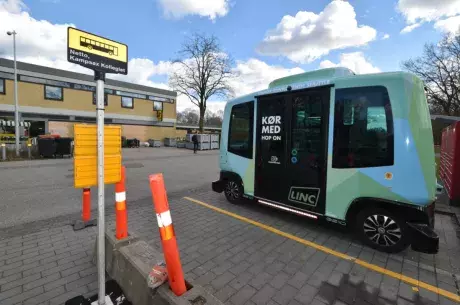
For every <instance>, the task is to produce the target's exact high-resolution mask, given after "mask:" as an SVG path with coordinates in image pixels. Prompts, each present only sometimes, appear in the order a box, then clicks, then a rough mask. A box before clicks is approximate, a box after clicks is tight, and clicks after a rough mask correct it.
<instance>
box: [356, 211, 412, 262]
mask: <svg viewBox="0 0 460 305" xmlns="http://www.w3.org/2000/svg"><path fill="white" fill-rule="evenodd" d="M355 230H356V234H357V235H358V237H359V238H360V239H361V240H362V241H363V242H364V243H365V244H366V245H368V246H369V247H371V248H374V249H377V250H379V251H382V252H386V253H397V252H401V251H403V250H404V249H406V248H407V247H408V246H409V245H410V240H409V236H408V235H409V230H408V228H407V225H406V222H405V221H404V220H403V218H402V217H400V216H399V215H395V214H393V213H390V212H388V211H387V210H385V209H382V208H369V209H365V210H363V211H361V212H360V213H358V215H357V216H356V227H355Z"/></svg>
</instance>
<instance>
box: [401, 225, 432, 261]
mask: <svg viewBox="0 0 460 305" xmlns="http://www.w3.org/2000/svg"><path fill="white" fill-rule="evenodd" d="M407 226H408V229H409V233H410V240H411V248H412V250H414V251H417V252H422V253H427V254H436V253H438V251H439V236H438V234H436V232H435V231H434V230H433V228H432V227H431V226H430V225H427V224H421V223H411V222H408V223H407Z"/></svg>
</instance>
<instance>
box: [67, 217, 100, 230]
mask: <svg viewBox="0 0 460 305" xmlns="http://www.w3.org/2000/svg"><path fill="white" fill-rule="evenodd" d="M72 226H73V230H74V231H79V230H83V229H84V228H86V227H91V226H97V220H96V219H91V220H88V221H83V220H75V221H74V222H73V223H72Z"/></svg>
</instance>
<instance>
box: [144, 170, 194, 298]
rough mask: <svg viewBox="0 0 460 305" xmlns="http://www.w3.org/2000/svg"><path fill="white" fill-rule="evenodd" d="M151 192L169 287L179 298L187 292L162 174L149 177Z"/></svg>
mask: <svg viewBox="0 0 460 305" xmlns="http://www.w3.org/2000/svg"><path fill="white" fill-rule="evenodd" d="M149 181H150V189H151V191H152V199H153V206H154V207H155V212H156V214H157V221H158V227H159V228H160V236H161V244H162V246H163V252H164V256H165V261H166V269H167V270H168V280H169V286H170V287H171V290H172V291H173V292H174V294H175V295H177V296H180V295H182V294H184V293H185V292H186V291H187V288H186V287H185V280H184V272H183V271H182V265H181V263H180V257H179V249H178V248H177V241H176V234H175V233H174V227H173V224H172V219H171V213H170V211H169V204H168V197H167V195H166V189H165V184H164V180H163V174H155V175H150V176H149Z"/></svg>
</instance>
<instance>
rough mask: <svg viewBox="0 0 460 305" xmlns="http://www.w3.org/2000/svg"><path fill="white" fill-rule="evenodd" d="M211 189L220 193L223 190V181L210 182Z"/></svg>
mask: <svg viewBox="0 0 460 305" xmlns="http://www.w3.org/2000/svg"><path fill="white" fill-rule="evenodd" d="M212 190H213V191H214V192H217V193H222V192H223V191H224V181H223V180H220V179H219V180H216V181H214V182H213V183H212Z"/></svg>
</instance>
